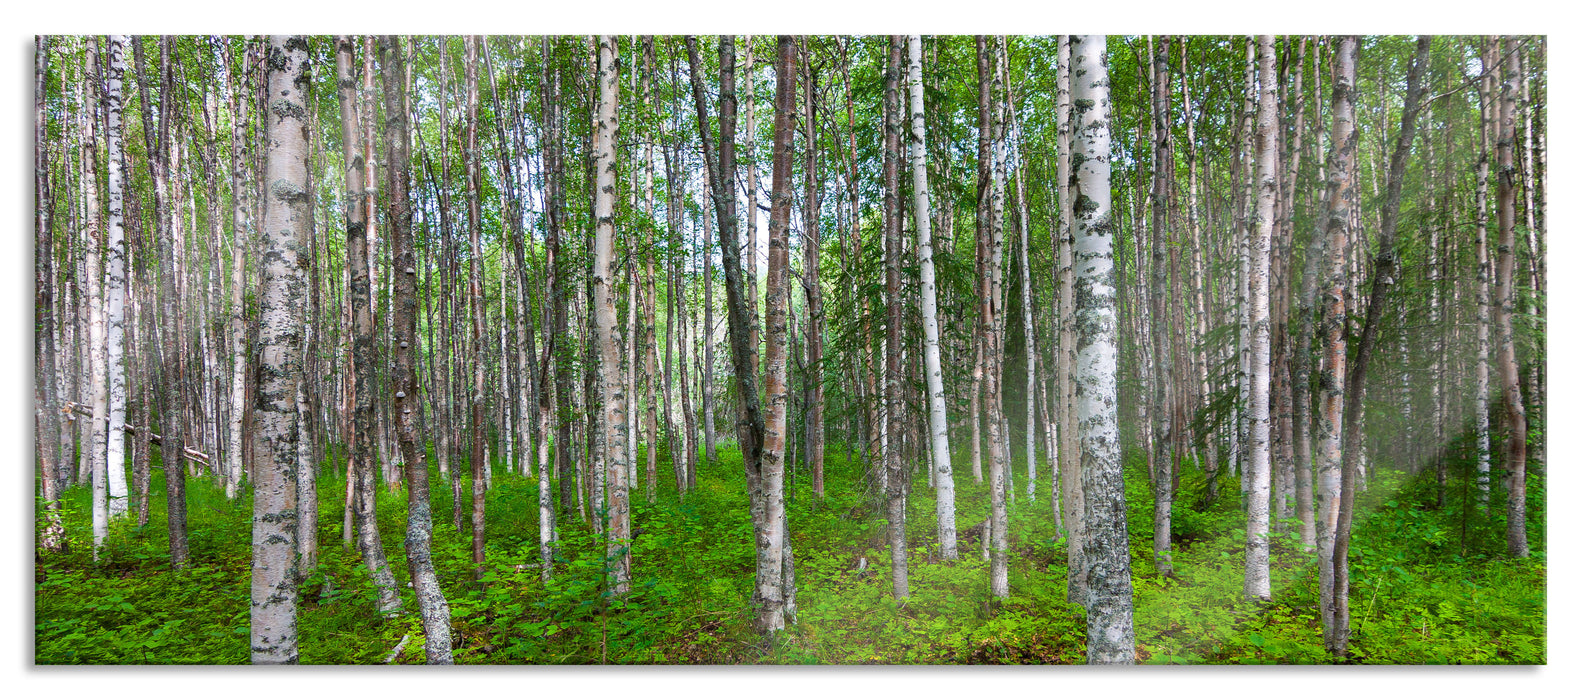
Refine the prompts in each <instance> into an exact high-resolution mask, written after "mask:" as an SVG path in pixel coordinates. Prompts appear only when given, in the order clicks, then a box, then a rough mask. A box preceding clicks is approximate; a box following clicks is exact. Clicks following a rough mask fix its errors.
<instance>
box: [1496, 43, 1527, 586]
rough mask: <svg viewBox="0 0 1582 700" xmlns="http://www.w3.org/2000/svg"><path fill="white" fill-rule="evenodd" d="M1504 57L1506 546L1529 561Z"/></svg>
mask: <svg viewBox="0 0 1582 700" xmlns="http://www.w3.org/2000/svg"><path fill="white" fill-rule="evenodd" d="M1499 47H1500V54H1501V56H1502V57H1503V58H1504V60H1503V62H1502V69H1501V74H1500V81H1501V82H1500V94H1499V101H1498V102H1497V104H1498V107H1497V111H1496V112H1495V114H1496V115H1497V119H1496V120H1495V123H1494V130H1495V138H1494V145H1495V154H1496V157H1497V163H1496V165H1497V166H1498V168H1499V170H1498V174H1499V180H1498V186H1497V188H1496V193H1495V208H1496V213H1497V216H1498V220H1499V232H1500V242H1499V257H1498V259H1497V260H1496V261H1495V268H1494V332H1495V335H1496V341H1495V342H1496V352H1497V353H1498V357H1497V358H1496V360H1495V362H1496V364H1497V365H1498V367H1499V371H1500V383H1501V385H1502V387H1501V388H1502V389H1504V393H1505V420H1506V424H1507V426H1509V430H1510V435H1509V437H1507V438H1506V446H1505V499H1506V500H1505V546H1506V549H1507V550H1508V552H1509V553H1510V555H1511V556H1512V557H1518V558H1525V557H1527V554H1528V552H1527V408H1526V405H1525V404H1523V403H1522V385H1521V375H1520V371H1519V368H1518V365H1517V362H1516V333H1515V326H1514V323H1515V322H1514V320H1513V319H1514V317H1515V315H1516V276H1515V275H1516V177H1517V173H1516V165H1515V161H1514V159H1513V153H1514V151H1515V140H1516V91H1517V90H1518V89H1519V88H1518V87H1517V84H1516V82H1517V76H1518V75H1519V74H1520V73H1521V70H1520V66H1521V61H1522V54H1521V50H1520V47H1519V46H1517V45H1515V41H1514V40H1513V39H1511V38H1510V37H1501V38H1500V40H1499Z"/></svg>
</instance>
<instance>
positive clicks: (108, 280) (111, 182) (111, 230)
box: [104, 34, 129, 519]
mask: <svg viewBox="0 0 1582 700" xmlns="http://www.w3.org/2000/svg"><path fill="white" fill-rule="evenodd" d="M128 42H129V37H127V36H126V35H124V34H115V35H112V36H111V37H110V41H109V49H110V53H109V56H108V57H107V59H108V60H107V62H106V66H105V67H106V68H107V69H108V70H107V72H106V73H105V85H104V123H105V134H104V140H105V145H106V153H107V154H108V156H109V157H108V158H107V159H106V162H105V170H106V174H107V177H106V178H105V189H106V190H107V191H108V192H107V194H108V201H107V205H108V206H107V207H106V211H105V221H104V233H105V241H104V295H105V299H104V307H105V308H104V316H105V329H104V330H105V337H104V340H105V358H104V362H105V372H106V373H107V374H108V381H109V390H110V397H109V405H108V410H109V421H110V422H109V425H108V427H107V434H108V442H107V443H106V445H105V463H106V466H107V472H108V473H107V476H108V484H107V485H108V491H109V506H110V508H109V510H110V517H111V518H112V519H113V518H118V517H121V516H124V515H126V511H127V494H126V437H125V434H126V431H125V426H126V359H125V358H126V353H125V349H124V348H125V337H126V290H127V282H128V278H127V269H126V227H125V223H124V220H125V214H124V212H125V204H124V200H125V195H126V190H127V182H126V172H125V168H124V165H125V155H124V154H123V152H122V151H123V146H124V144H123V143H122V126H121V114H122V110H123V106H124V99H123V96H122V90H121V85H122V81H123V77H124V76H125V74H126V45H127V43H128Z"/></svg>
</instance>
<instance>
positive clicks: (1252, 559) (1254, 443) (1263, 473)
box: [1242, 34, 1279, 600]
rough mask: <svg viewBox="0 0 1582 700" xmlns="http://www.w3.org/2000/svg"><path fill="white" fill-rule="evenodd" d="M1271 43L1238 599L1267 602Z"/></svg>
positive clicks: (1267, 39)
mask: <svg viewBox="0 0 1582 700" xmlns="http://www.w3.org/2000/svg"><path fill="white" fill-rule="evenodd" d="M1277 89H1278V86H1277V85H1276V84H1275V79H1274V37H1273V36H1271V35H1267V34H1264V35H1259V37H1258V116H1257V120H1258V122H1257V124H1258V126H1257V132H1256V136H1255V137H1254V141H1255V144H1256V145H1255V150H1254V156H1253V158H1254V160H1255V162H1256V167H1257V175H1256V180H1254V183H1255V185H1254V187H1255V190H1256V193H1257V199H1256V201H1257V206H1256V207H1255V208H1254V210H1253V215H1252V228H1253V231H1252V244H1251V246H1250V248H1251V251H1252V256H1251V257H1252V262H1251V265H1250V269H1249V270H1248V274H1249V277H1248V279H1249V280H1251V281H1250V282H1249V284H1248V289H1249V294H1248V300H1247V308H1248V317H1247V321H1248V327H1249V328H1250V329H1251V332H1252V340H1251V343H1250V345H1251V348H1252V352H1251V358H1250V360H1249V368H1250V370H1251V376H1250V381H1249V382H1248V388H1247V402H1248V406H1247V413H1248V414H1249V416H1248V435H1247V452H1248V454H1247V462H1248V464H1247V473H1248V485H1249V488H1248V490H1247V498H1248V501H1247V544H1246V562H1245V564H1246V571H1245V575H1244V577H1243V581H1242V595H1243V596H1245V597H1247V598H1248V599H1258V600H1268V599H1269V596H1270V591H1269V323H1270V322H1269V263H1270V260H1269V244H1270V240H1271V239H1272V238H1273V236H1274V226H1275V220H1274V202H1275V197H1276V195H1277V194H1278V185H1279V172H1278V168H1279V163H1278V162H1277V156H1276V153H1275V136H1276V134H1275V129H1276V124H1275V110H1276V107H1275V95H1276V90H1277Z"/></svg>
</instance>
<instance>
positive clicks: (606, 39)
mask: <svg viewBox="0 0 1582 700" xmlns="http://www.w3.org/2000/svg"><path fill="white" fill-rule="evenodd" d="M619 51H620V49H619V47H618V46H617V44H616V38H615V37H614V36H612V35H602V36H600V37H599V57H598V61H599V65H598V69H597V70H598V72H597V77H598V83H599V101H598V107H597V111H596V113H595V117H594V135H593V158H594V166H593V167H594V177H595V179H594V199H593V215H594V221H595V234H594V235H595V238H594V244H593V249H594V251H593V252H594V260H593V313H594V316H595V319H594V328H595V331H596V336H597V342H598V345H599V373H600V379H601V381H600V385H601V386H602V387H603V395H602V397H601V398H602V406H603V409H602V410H603V411H604V426H605V430H606V431H607V432H606V433H605V451H606V454H607V460H608V461H607V463H606V468H607V469H608V472H607V473H608V477H607V478H608V484H609V490H610V501H609V514H608V516H606V517H607V518H608V520H609V527H608V531H607V533H606V536H607V537H608V546H607V551H606V556H607V557H609V559H610V561H611V562H612V563H613V565H614V567H615V571H614V575H615V592H616V594H617V595H622V594H625V593H626V592H627V591H629V590H630V589H631V578H632V553H631V538H632V521H631V510H630V505H629V503H628V499H629V489H628V483H627V476H628V472H627V468H626V460H627V458H628V455H627V452H626V448H627V425H626V392H625V389H624V387H625V382H623V381H622V379H621V328H620V323H619V319H618V318H617V317H616V314H615V297H616V294H615V275H616V265H615V139H616V133H617V131H618V130H619V127H620V122H619V121H618V117H617V112H616V111H617V108H618V105H617V100H618V99H619V98H620V68H619V63H618V61H619V58H620V53H619Z"/></svg>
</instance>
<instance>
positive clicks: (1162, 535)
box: [1149, 39, 1177, 576]
mask: <svg viewBox="0 0 1582 700" xmlns="http://www.w3.org/2000/svg"><path fill="white" fill-rule="evenodd" d="M1160 43H1161V44H1162V46H1160V47H1159V50H1158V51H1154V50H1153V44H1152V39H1150V42H1149V52H1150V53H1151V54H1152V55H1153V60H1152V66H1153V68H1152V72H1151V73H1150V76H1151V79H1152V81H1153V84H1152V85H1151V87H1152V92H1153V100H1152V107H1153V110H1152V115H1153V117H1152V122H1151V123H1152V125H1153V132H1154V143H1153V187H1152V194H1153V196H1152V204H1153V206H1152V213H1153V224H1152V230H1151V231H1150V232H1149V236H1150V238H1151V239H1152V243H1153V289H1152V292H1151V293H1150V295H1149V296H1150V300H1151V301H1152V302H1153V304H1152V308H1150V309H1149V316H1150V317H1151V318H1150V319H1149V320H1150V321H1151V324H1150V329H1149V332H1150V334H1151V335H1152V337H1153V350H1154V372H1153V386H1154V392H1153V395H1154V401H1153V409H1152V413H1153V415H1154V426H1153V427H1154V465H1155V467H1154V471H1153V496H1154V517H1153V524H1154V532H1153V537H1154V539H1153V547H1154V568H1155V569H1157V570H1158V571H1159V575H1160V576H1174V575H1175V571H1174V569H1173V568H1172V566H1171V563H1170V506H1171V503H1172V501H1173V500H1174V498H1175V493H1174V489H1173V488H1172V486H1173V476H1174V474H1173V466H1174V462H1175V460H1174V456H1175V455H1174V452H1173V449H1172V448H1173V447H1174V443H1175V434H1174V433H1173V432H1172V428H1176V426H1172V425H1171V422H1170V421H1171V418H1173V417H1174V415H1175V409H1176V400H1177V397H1176V395H1175V382H1174V378H1173V376H1172V372H1171V370H1172V367H1171V365H1172V363H1171V345H1172V339H1171V335H1172V333H1171V330H1170V313H1171V307H1170V301H1169V300H1171V299H1173V298H1174V295H1172V294H1170V293H1169V289H1168V287H1169V283H1168V280H1167V279H1166V266H1165V253H1166V249H1167V247H1169V246H1170V245H1171V241H1170V239H1171V234H1170V209H1171V201H1172V200H1173V199H1174V193H1173V190H1174V189H1175V156H1174V154H1173V153H1172V148H1171V138H1170V136H1171V129H1170V79H1169V73H1170V61H1169V56H1170V50H1169V41H1168V39H1161V41H1160Z"/></svg>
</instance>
